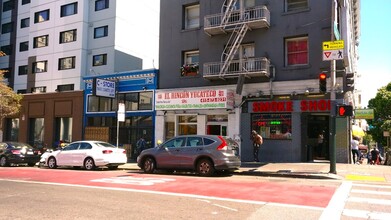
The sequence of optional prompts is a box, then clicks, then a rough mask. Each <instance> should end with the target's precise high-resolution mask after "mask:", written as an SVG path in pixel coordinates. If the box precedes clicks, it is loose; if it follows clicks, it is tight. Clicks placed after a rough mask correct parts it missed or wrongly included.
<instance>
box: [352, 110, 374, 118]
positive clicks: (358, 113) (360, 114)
mask: <svg viewBox="0 0 391 220" xmlns="http://www.w3.org/2000/svg"><path fill="white" fill-rule="evenodd" d="M374 117H375V113H374V110H373V109H369V108H368V109H355V110H354V118H355V119H374Z"/></svg>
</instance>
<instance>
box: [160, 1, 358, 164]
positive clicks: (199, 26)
mask: <svg viewBox="0 0 391 220" xmlns="http://www.w3.org/2000/svg"><path fill="white" fill-rule="evenodd" d="M160 9H161V11H160V14H161V20H160V50H159V51H160V52H159V60H160V61H159V64H160V72H159V73H160V77H159V81H158V84H159V85H158V86H159V89H158V90H157V91H156V96H155V98H156V100H155V108H156V110H157V111H156V127H155V134H156V138H157V139H166V138H169V137H171V136H174V135H181V134H195V133H198V134H220V135H227V136H230V137H232V138H234V139H235V140H237V141H238V142H239V143H240V154H241V157H242V160H243V161H251V160H253V158H254V157H253V149H252V143H251V140H250V133H251V131H252V130H256V131H257V132H259V133H260V134H261V135H262V136H263V137H264V144H263V146H262V147H261V150H260V155H259V157H260V160H261V161H263V162H282V161H284V162H300V161H309V160H312V159H316V158H317V159H329V157H330V156H329V146H332V144H329V140H331V142H333V140H335V143H336V144H335V147H336V152H337V154H336V160H337V161H338V162H347V161H348V160H349V155H350V153H349V152H350V151H349V140H350V138H349V137H350V135H349V127H350V120H349V118H342V117H341V118H340V117H334V115H335V112H334V110H333V106H334V103H344V104H350V105H354V99H353V98H352V97H353V92H354V82H353V81H354V77H355V72H356V62H357V58H358V52H357V46H358V38H359V33H360V31H359V24H360V11H359V9H360V4H359V0H343V1H337V0H325V1H310V0H278V1H264V0H213V1H211V0H198V1H194V0H169V1H162V2H161V7H160ZM163 18H164V19H163ZM336 40H343V41H344V44H342V45H343V48H342V47H338V48H337V49H338V51H331V53H333V54H334V53H336V52H339V53H338V55H339V57H337V58H336V59H337V60H336V61H335V62H334V61H330V60H329V59H328V58H329V56H330V51H328V50H327V48H325V47H326V46H325V45H328V44H329V43H328V42H329V41H332V42H333V43H334V41H336ZM324 42H325V44H324ZM334 49H335V48H334ZM334 63H335V65H334ZM321 73H325V74H326V76H327V87H326V91H325V92H323V91H322V89H321V88H320V86H319V76H320V74H321ZM331 122H335V130H334V131H333V129H332V128H333V127H334V125H333V124H334V123H331ZM329 124H331V126H330V125H329ZM330 134H332V135H330ZM330 136H331V137H330Z"/></svg>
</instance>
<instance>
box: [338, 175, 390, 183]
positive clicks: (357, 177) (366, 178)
mask: <svg viewBox="0 0 391 220" xmlns="http://www.w3.org/2000/svg"><path fill="white" fill-rule="evenodd" d="M345 179H347V180H361V181H377V182H385V181H386V179H385V178H384V177H381V176H361V175H352V174H348V175H346V176H345Z"/></svg>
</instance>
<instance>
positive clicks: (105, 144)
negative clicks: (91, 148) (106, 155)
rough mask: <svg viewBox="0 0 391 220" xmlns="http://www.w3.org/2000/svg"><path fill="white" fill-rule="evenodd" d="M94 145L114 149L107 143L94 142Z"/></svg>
mask: <svg viewBox="0 0 391 220" xmlns="http://www.w3.org/2000/svg"><path fill="white" fill-rule="evenodd" d="M95 145H96V146H98V147H116V146H114V145H112V144H110V143H107V142H95Z"/></svg>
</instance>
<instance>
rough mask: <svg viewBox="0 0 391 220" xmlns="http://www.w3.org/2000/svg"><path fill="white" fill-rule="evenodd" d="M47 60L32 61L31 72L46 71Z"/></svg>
mask: <svg viewBox="0 0 391 220" xmlns="http://www.w3.org/2000/svg"><path fill="white" fill-rule="evenodd" d="M47 65H48V61H38V62H34V63H33V71H32V72H33V73H43V72H46V71H47Z"/></svg>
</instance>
